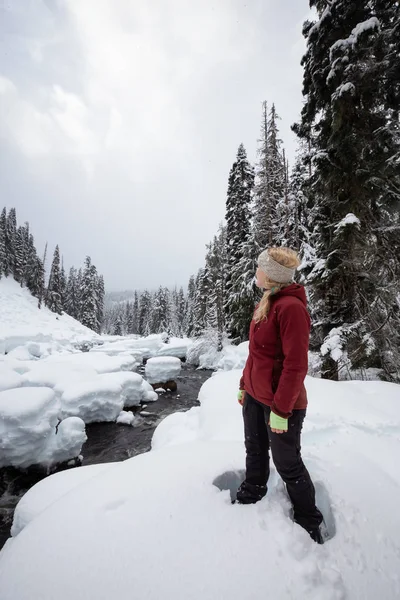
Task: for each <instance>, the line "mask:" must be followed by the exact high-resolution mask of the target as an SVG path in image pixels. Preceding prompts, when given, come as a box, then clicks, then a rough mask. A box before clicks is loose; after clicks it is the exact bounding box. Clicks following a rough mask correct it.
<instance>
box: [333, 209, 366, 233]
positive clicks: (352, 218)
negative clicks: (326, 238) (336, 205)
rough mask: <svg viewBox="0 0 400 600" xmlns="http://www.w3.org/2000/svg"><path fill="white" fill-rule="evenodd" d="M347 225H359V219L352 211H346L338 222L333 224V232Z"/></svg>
mask: <svg viewBox="0 0 400 600" xmlns="http://www.w3.org/2000/svg"><path fill="white" fill-rule="evenodd" d="M347 225H355V226H356V227H358V228H359V227H360V225H361V223H360V219H359V218H358V217H356V215H355V214H353V213H348V214H347V215H346V216H345V217H344V218H343V219H342V220H341V221H339V223H337V224H336V225H335V233H337V232H338V231H340V230H341V229H344V228H345V227H347Z"/></svg>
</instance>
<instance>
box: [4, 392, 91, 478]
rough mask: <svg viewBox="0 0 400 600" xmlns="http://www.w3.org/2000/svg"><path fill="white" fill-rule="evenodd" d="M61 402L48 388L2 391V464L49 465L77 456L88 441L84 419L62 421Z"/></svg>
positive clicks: (19, 465) (22, 466)
mask: <svg viewBox="0 0 400 600" xmlns="http://www.w3.org/2000/svg"><path fill="white" fill-rule="evenodd" d="M59 412H60V405H59V402H58V400H57V398H56V396H55V394H54V392H53V391H52V390H51V389H49V388H29V387H25V388H16V389H11V390H6V391H3V392H0V440H1V450H2V451H1V454H0V467H6V466H13V467H19V468H26V467H28V466H30V465H36V464H41V465H44V466H47V467H50V466H52V465H55V464H57V463H58V462H64V461H67V460H69V459H71V458H75V457H77V456H78V455H79V454H80V451H81V448H82V445H83V444H84V442H85V441H86V433H85V425H84V423H83V421H82V420H81V419H67V420H65V421H63V422H62V423H60V425H59V426H58V432H57V431H56V426H57V424H58V421H59V419H58V414H59Z"/></svg>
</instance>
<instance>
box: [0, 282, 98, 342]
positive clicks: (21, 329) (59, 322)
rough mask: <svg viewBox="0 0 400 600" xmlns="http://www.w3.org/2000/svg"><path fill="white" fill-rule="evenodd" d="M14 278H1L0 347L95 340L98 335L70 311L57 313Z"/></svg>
mask: <svg viewBox="0 0 400 600" xmlns="http://www.w3.org/2000/svg"><path fill="white" fill-rule="evenodd" d="M37 304H38V301H37V298H34V297H33V296H32V295H31V294H30V292H29V290H27V289H26V288H21V286H20V285H19V283H17V282H16V281H15V280H14V279H13V278H11V277H6V278H4V277H3V278H2V279H1V280H0V315H1V322H0V347H1V348H2V351H3V353H4V352H10V351H11V350H13V349H14V348H17V347H18V346H21V345H23V344H26V343H27V342H32V341H33V342H38V343H49V342H50V343H53V344H59V345H70V344H82V343H85V342H88V343H92V342H94V341H95V340H96V339H99V336H98V335H97V334H96V333H95V332H94V331H92V330H90V329H88V328H87V327H85V326H84V325H82V324H81V323H79V322H78V321H76V320H75V319H73V318H72V317H70V316H69V315H67V314H63V315H56V314H55V313H53V312H51V311H50V310H49V309H48V308H46V307H45V306H42V308H41V309H40V310H39V309H38V306H37Z"/></svg>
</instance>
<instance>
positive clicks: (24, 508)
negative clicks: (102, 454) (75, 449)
mask: <svg viewBox="0 0 400 600" xmlns="http://www.w3.org/2000/svg"><path fill="white" fill-rule="evenodd" d="M113 464H114V463H104V464H99V465H89V466H87V467H78V468H75V469H68V470H66V471H60V472H59V473H54V475H52V476H51V477H46V478H45V479H42V481H39V483H37V484H36V485H34V486H33V488H31V489H30V490H28V491H27V493H26V494H25V495H24V496H23V498H22V499H21V500H20V501H19V502H18V505H17V508H16V509H15V512H14V520H13V525H12V528H11V535H13V536H16V535H18V534H19V533H20V532H21V531H22V530H23V528H24V527H26V525H28V523H30V522H31V521H32V520H33V519H34V518H35V517H36V516H37V515H39V514H40V513H41V512H43V511H44V510H45V509H46V508H47V507H48V506H50V505H51V504H53V502H55V501H56V500H58V499H59V498H61V497H62V496H64V494H67V493H68V492H69V491H70V490H72V489H73V488H74V487H76V486H77V485H79V484H81V483H84V482H86V481H87V480H89V479H91V478H92V477H95V476H96V475H98V474H99V473H102V472H103V471H105V470H106V469H108V468H110V467H111V466H112V465H113Z"/></svg>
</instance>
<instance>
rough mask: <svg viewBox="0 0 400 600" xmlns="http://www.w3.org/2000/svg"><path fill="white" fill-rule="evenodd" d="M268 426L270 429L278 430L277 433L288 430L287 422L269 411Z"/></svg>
mask: <svg viewBox="0 0 400 600" xmlns="http://www.w3.org/2000/svg"><path fill="white" fill-rule="evenodd" d="M269 426H270V427H271V429H278V430H279V431H287V430H288V420H287V419H283V418H282V417H279V416H278V415H276V414H275V413H274V412H272V411H271V416H270V418H269Z"/></svg>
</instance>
